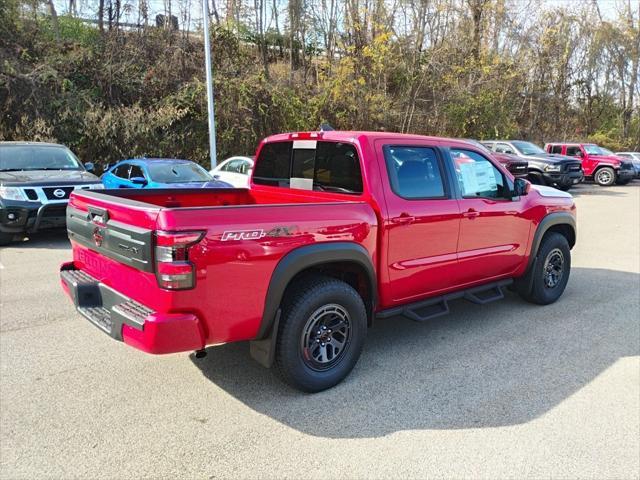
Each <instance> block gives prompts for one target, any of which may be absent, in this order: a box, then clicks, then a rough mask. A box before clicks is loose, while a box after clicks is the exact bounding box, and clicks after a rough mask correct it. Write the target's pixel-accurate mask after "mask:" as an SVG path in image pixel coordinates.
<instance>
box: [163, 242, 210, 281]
mask: <svg viewBox="0 0 640 480" xmlns="http://www.w3.org/2000/svg"><path fill="white" fill-rule="evenodd" d="M204 233H205V232H202V231H190V232H163V231H158V232H156V277H157V279H158V285H160V288H164V289H167V290H186V289H189V288H193V287H194V286H195V283H196V274H195V266H194V265H193V263H191V262H190V261H189V249H190V248H191V247H193V246H194V245H195V244H197V243H198V242H200V241H201V240H202V239H203V237H204Z"/></svg>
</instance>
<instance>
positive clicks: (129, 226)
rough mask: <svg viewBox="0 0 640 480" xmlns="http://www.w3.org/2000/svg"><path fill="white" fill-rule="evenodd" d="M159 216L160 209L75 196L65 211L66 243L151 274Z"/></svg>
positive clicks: (118, 200)
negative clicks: (67, 234)
mask: <svg viewBox="0 0 640 480" xmlns="http://www.w3.org/2000/svg"><path fill="white" fill-rule="evenodd" d="M90 193H92V192H90ZM159 212H160V207H157V206H155V205H150V204H146V203H142V202H137V201H133V200H128V199H122V198H117V197H109V196H106V195H100V194H97V195H95V194H94V195H87V194H86V193H85V192H83V193H74V194H73V195H72V196H71V200H70V202H69V206H68V208H67V230H68V232H69V239H70V240H71V241H72V242H76V243H78V244H80V245H82V246H83V247H85V248H87V249H89V250H92V251H94V252H97V253H99V254H100V255H104V256H105V257H108V258H111V259H113V260H116V261H117V262H120V263H123V264H125V265H128V266H130V267H134V268H136V269H137V270H141V271H143V272H152V271H153V262H152V260H153V255H152V251H153V237H152V234H153V230H154V227H155V222H156V219H157V217H158V214H159Z"/></svg>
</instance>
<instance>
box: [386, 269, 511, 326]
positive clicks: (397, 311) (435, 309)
mask: <svg viewBox="0 0 640 480" xmlns="http://www.w3.org/2000/svg"><path fill="white" fill-rule="evenodd" d="M512 283H513V280H512V279H507V280H500V281H498V282H493V283H488V284H486V285H480V286H479V287H473V288H470V289H468V290H461V291H459V292H453V293H448V294H446V295H442V296H439V297H433V298H428V299H427V300H421V301H419V302H415V303H409V304H407V305H402V306H400V307H394V308H389V309H387V310H382V311H381V312H378V313H377V314H376V318H390V317H397V316H404V317H407V318H409V319H411V320H414V321H416V322H424V321H426V320H431V319H432V318H436V317H440V316H442V315H446V314H447V313H449V301H451V300H456V299H458V298H463V299H465V300H467V301H469V302H471V303H475V304H477V305H484V304H486V303H490V302H494V301H496V300H502V299H503V298H504V292H503V288H504V287H506V286H508V285H511V284H512Z"/></svg>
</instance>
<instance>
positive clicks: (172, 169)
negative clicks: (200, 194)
mask: <svg viewBox="0 0 640 480" xmlns="http://www.w3.org/2000/svg"><path fill="white" fill-rule="evenodd" d="M147 169H148V170H149V176H150V177H151V180H152V181H154V182H158V183H186V182H208V181H210V180H212V178H211V175H209V174H208V173H207V171H206V170H205V169H204V168H202V167H201V166H200V165H197V164H195V163H169V162H157V163H153V162H150V163H148V164H147Z"/></svg>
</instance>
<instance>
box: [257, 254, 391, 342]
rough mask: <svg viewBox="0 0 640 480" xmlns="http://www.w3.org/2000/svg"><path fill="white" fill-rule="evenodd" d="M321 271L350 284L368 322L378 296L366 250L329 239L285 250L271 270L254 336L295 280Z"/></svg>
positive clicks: (263, 334)
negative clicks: (357, 295) (364, 311)
mask: <svg viewBox="0 0 640 480" xmlns="http://www.w3.org/2000/svg"><path fill="white" fill-rule="evenodd" d="M310 273H321V274H324V275H328V276H332V277H335V278H338V279H340V280H343V281H345V282H347V283H348V284H350V285H351V286H352V287H353V288H354V289H355V290H356V291H357V292H358V293H359V294H360V296H361V297H362V298H363V300H364V302H365V306H366V307H367V317H368V318H367V322H368V323H369V324H370V323H371V321H372V318H373V311H374V309H375V305H376V302H377V299H378V292H377V282H376V273H375V270H374V267H373V262H372V261H371V258H370V256H369V253H368V252H367V250H366V249H365V248H364V247H363V246H362V245H359V244H357V243H352V242H330V243H319V244H314V245H307V246H304V247H299V248H296V249H295V250H292V251H291V252H289V253H287V254H286V255H285V256H284V257H283V258H282V259H280V261H279V262H278V265H277V266H276V268H275V269H274V271H273V273H272V274H271V280H270V281H269V288H268V290H267V295H266V298H265V303H264V308H263V313H262V320H261V322H260V328H259V330H258V334H257V335H256V340H261V339H265V338H267V337H268V336H269V335H270V333H271V331H272V327H273V324H274V321H275V320H276V317H277V314H278V310H279V308H280V304H281V303H282V299H283V298H284V297H285V295H286V292H287V290H288V289H289V288H290V287H291V286H292V285H293V283H294V282H295V280H297V279H301V278H303V277H304V276H305V275H307V274H310Z"/></svg>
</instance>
